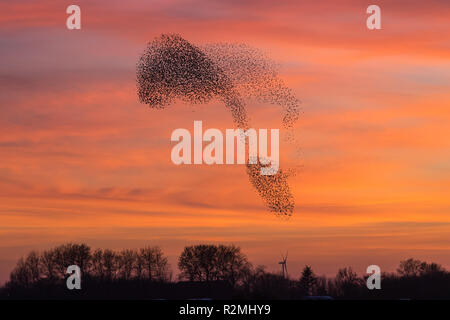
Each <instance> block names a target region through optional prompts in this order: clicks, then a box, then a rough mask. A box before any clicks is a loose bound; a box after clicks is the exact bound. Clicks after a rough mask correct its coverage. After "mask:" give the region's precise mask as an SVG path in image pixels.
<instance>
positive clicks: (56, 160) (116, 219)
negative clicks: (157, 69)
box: [0, 0, 450, 283]
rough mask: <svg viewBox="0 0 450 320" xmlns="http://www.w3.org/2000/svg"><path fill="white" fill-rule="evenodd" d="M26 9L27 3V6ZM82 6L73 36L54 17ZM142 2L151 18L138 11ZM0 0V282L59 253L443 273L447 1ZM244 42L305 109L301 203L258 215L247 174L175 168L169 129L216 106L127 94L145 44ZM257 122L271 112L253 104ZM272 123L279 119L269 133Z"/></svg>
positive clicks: (448, 165)
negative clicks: (233, 254) (25, 260)
mask: <svg viewBox="0 0 450 320" xmlns="http://www.w3.org/2000/svg"><path fill="white" fill-rule="evenodd" d="M30 3H32V4H30ZM72 3H76V4H78V5H79V6H80V7H81V11H82V30H79V31H68V30H67V29H66V28H65V19H66V17H67V15H66V13H65V8H66V7H67V6H68V5H69V4H72ZM144 3H145V5H144ZM337 3H338V2H337V1H331V0H329V1H320V2H318V1H315V2H312V3H311V4H306V3H305V1H269V0H265V1H263V0H259V1H218V0H216V1H215V0H195V1H180V0H177V1H166V0H164V1H163V0H160V1H128V2H127V5H126V6H125V5H124V2H123V1H118V0H115V1H92V0H90V1H76V2H69V1H53V0H46V1H33V2H30V1H22V0H19V1H1V2H0V25H1V28H0V33H1V38H0V42H1V50H0V58H1V61H2V64H1V65H2V66H1V69H0V85H1V87H2V90H1V91H0V105H1V117H0V158H1V162H0V199H1V200H0V221H1V222H0V283H2V282H3V281H5V280H6V279H7V277H8V275H9V272H10V271H11V269H12V267H13V265H14V264H15V262H16V261H17V259H18V258H19V257H21V256H22V255H24V254H26V253H27V252H29V251H30V250H31V249H39V250H41V249H45V248H48V247H52V246H55V245H58V244H61V243H64V242H68V241H76V242H86V243H88V244H90V245H91V246H92V247H109V248H114V249H120V248H137V247H142V246H144V245H160V246H161V247H162V248H163V250H164V251H165V253H166V254H167V255H168V256H169V258H170V262H171V264H172V266H173V267H174V269H176V257H177V255H178V254H179V253H180V252H181V250H182V248H183V247H184V246H185V245H187V244H195V243H200V242H214V243H217V242H221V243H235V244H237V245H240V246H241V247H242V248H243V251H244V252H245V253H247V254H248V256H249V258H250V260H251V261H252V262H254V263H255V264H263V265H266V266H267V267H268V269H269V270H278V269H279V266H278V264H277V261H278V260H279V258H280V255H281V254H283V253H285V252H286V250H289V258H288V268H289V273H290V274H291V275H292V276H298V274H299V272H300V268H301V267H302V266H303V265H304V264H310V265H312V267H313V269H314V270H315V272H316V273H317V274H326V275H330V276H331V275H334V274H335V272H336V271H337V269H338V268H339V267H343V266H348V265H351V266H353V267H354V268H355V269H356V270H357V271H358V272H359V273H360V274H361V273H362V272H363V271H364V270H365V268H366V267H367V266H368V265H370V264H377V265H379V266H380V267H381V269H382V270H383V271H393V270H395V267H396V266H397V265H398V262H399V260H401V259H405V258H409V257H411V256H412V257H415V258H419V259H425V260H433V261H436V262H438V263H441V264H443V265H444V266H446V267H448V268H450V197H449V194H450V139H449V138H450V126H449V123H450V122H449V121H450V109H449V106H450V93H449V92H450V90H449V89H450V24H449V18H448V17H449V16H450V3H449V2H448V1H395V2H393V1H377V2H376V4H378V5H379V6H380V7H381V10H382V30H379V31H369V30H367V29H366V27H365V19H366V17H367V15H366V14H365V10H366V8H367V6H368V5H369V4H371V3H368V2H365V1H356V0H354V1H339V4H337ZM162 32H164V33H169V32H176V33H180V34H181V35H182V36H183V37H184V38H185V39H187V40H189V41H192V42H194V43H198V44H201V43H208V42H220V41H226V42H244V43H247V44H248V45H252V46H255V47H258V48H260V49H262V50H264V51H265V52H266V53H267V54H268V55H269V56H271V57H272V58H273V59H274V60H276V61H278V62H280V66H281V71H280V75H281V77H282V78H283V79H284V81H285V82H286V83H287V84H288V85H289V87H291V88H292V89H293V90H294V92H295V93H296V95H297V96H298V97H299V98H300V99H301V100H302V115H301V118H300V121H299V122H298V125H297V127H296V129H295V132H296V136H297V139H298V140H299V145H300V150H297V148H295V147H294V146H292V145H289V144H281V159H280V161H281V166H282V167H288V168H296V169H297V175H296V176H295V177H291V178H290V180H289V182H290V185H291V187H292V188H293V192H294V194H295V201H296V208H295V212H294V215H293V216H292V217H291V218H290V219H281V218H278V217H276V216H274V215H272V214H271V213H269V212H268V211H267V210H266V209H265V207H264V205H263V203H262V201H261V199H260V198H259V197H258V195H257V194H256V192H255V191H254V190H253V189H252V187H251V185H250V182H249V180H248V177H247V175H246V174H245V169H244V168H243V167H242V166H237V165H236V166H207V165H203V166H179V167H177V166H175V165H173V164H172V162H171V160H170V151H171V148H172V146H173V144H172V143H171V142H170V135H171V132H172V131H173V130H174V129H176V128H187V129H189V130H192V126H193V121H194V120H202V121H203V125H204V127H205V128H221V129H225V128H230V127H231V126H232V125H233V122H232V119H231V115H230V114H229V112H228V110H226V108H225V107H223V106H222V105H221V103H220V102H217V101H213V102H211V103H209V104H207V105H203V106H196V107H194V108H193V107H191V106H187V105H184V104H182V103H176V104H175V105H173V106H171V107H170V108H168V109H165V110H159V111H158V110H150V109H149V108H146V107H145V106H144V105H142V104H140V103H139V102H138V99H137V95H136V85H135V65H136V62H137V59H138V57H139V55H140V54H141V53H142V52H143V50H144V48H145V44H146V42H147V41H149V40H151V39H152V38H153V37H155V36H157V35H159V34H160V33H162ZM248 113H249V114H250V116H251V118H252V120H254V121H253V124H254V126H255V127H261V128H279V127H280V126H281V117H282V113H281V110H280V108H279V107H277V106H271V105H262V104H259V103H256V102H255V101H248ZM278 119H279V120H278Z"/></svg>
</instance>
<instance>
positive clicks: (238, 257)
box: [178, 245, 251, 286]
mask: <svg viewBox="0 0 450 320" xmlns="http://www.w3.org/2000/svg"><path fill="white" fill-rule="evenodd" d="M178 267H179V269H180V271H181V273H180V278H181V279H188V280H190V281H206V282H209V281H216V280H223V281H227V282H228V283H230V284H231V285H232V286H235V285H236V284H237V283H238V282H240V281H241V280H242V279H243V278H244V277H245V276H246V273H248V270H249V268H250V267H251V265H250V263H249V262H248V260H247V257H246V256H245V255H244V254H243V253H241V249H240V248H239V247H236V246H234V245H231V246H224V245H219V246H216V245H196V246H189V247H185V248H184V250H183V252H182V253H181V255H180V257H179V259H178Z"/></svg>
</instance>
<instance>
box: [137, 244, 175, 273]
mask: <svg viewBox="0 0 450 320" xmlns="http://www.w3.org/2000/svg"><path fill="white" fill-rule="evenodd" d="M139 256H140V258H141V260H140V261H141V263H142V270H143V271H144V275H145V276H146V277H147V279H149V280H155V281H166V280H168V278H169V264H168V260H167V258H166V257H164V255H163V253H162V251H161V249H160V248H159V247H146V248H143V249H141V251H140V252H139Z"/></svg>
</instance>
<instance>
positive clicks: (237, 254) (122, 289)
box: [0, 243, 450, 299]
mask: <svg viewBox="0 0 450 320" xmlns="http://www.w3.org/2000/svg"><path fill="white" fill-rule="evenodd" d="M70 265H77V266H78V267H80V269H81V274H82V283H83V285H82V289H83V290H79V292H78V290H73V291H70V290H67V288H66V286H65V279H66V278H67V277H68V274H66V270H67V267H68V266H70ZM177 266H178V269H179V274H178V276H177V277H176V278H174V277H173V272H172V268H171V266H170V265H169V263H168V259H167V257H166V256H165V255H164V253H163V251H162V250H161V249H160V248H159V247H157V246H154V247H144V248H141V249H124V250H120V251H113V250H110V249H103V250H102V249H95V250H92V249H91V248H90V247H89V246H88V245H86V244H74V243H68V244H64V245H61V246H58V247H55V248H53V249H49V250H45V251H42V252H37V251H32V252H30V253H29V254H28V255H27V256H25V257H23V258H21V259H19V261H18V262H17V264H16V266H15V268H14V269H13V270H12V272H11V274H10V279H9V281H8V282H7V283H6V284H5V286H4V287H3V288H1V289H0V298H13V299H14V298H77V297H78V298H88V299H89V298H94V299H95V298H108V297H109V298H143V299H146V298H149V299H153V298H166V299H185V298H204V297H209V298H214V299H231V298H234V299H302V298H308V297H317V296H321V297H332V298H334V299H400V298H412V299H427V298H433V299H436V298H437V299H439V298H442V299H444V298H447V299H448V298H450V290H449V289H448V288H450V273H449V272H447V271H446V270H445V269H444V268H443V267H442V266H440V265H439V264H437V263H427V262H424V261H420V260H415V259H412V258H411V259H407V260H404V261H401V262H400V264H399V267H398V269H397V272H395V273H383V274H382V277H381V278H382V284H381V286H382V289H381V290H368V288H367V287H366V279H367V276H368V275H365V276H358V275H357V274H356V272H354V271H353V269H352V268H351V267H345V268H341V269H339V270H338V272H337V274H336V276H335V277H334V278H327V277H325V276H317V275H316V274H315V273H314V271H313V270H312V268H311V266H308V265H306V266H305V267H304V268H303V270H302V272H301V275H300V277H299V278H298V279H291V278H286V277H283V276H282V274H281V273H273V272H267V271H266V270H265V268H264V267H263V266H253V265H252V263H250V262H249V261H248V258H247V256H246V255H245V254H244V253H243V252H242V251H241V249H240V248H239V247H237V246H234V245H211V244H201V245H194V246H186V247H185V248H184V250H183V251H182V252H181V254H180V256H179V257H178V263H177Z"/></svg>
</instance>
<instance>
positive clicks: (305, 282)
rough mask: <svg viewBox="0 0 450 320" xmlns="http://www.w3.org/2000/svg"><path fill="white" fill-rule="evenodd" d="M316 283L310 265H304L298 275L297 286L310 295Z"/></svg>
mask: <svg viewBox="0 0 450 320" xmlns="http://www.w3.org/2000/svg"><path fill="white" fill-rule="evenodd" d="M316 284H317V277H316V276H315V274H314V272H313V271H312V268H311V267H310V266H305V267H304V268H303V271H302V275H301V277H300V281H299V286H300V288H301V289H302V290H303V292H304V294H305V295H308V296H311V295H313V293H314V290H315V286H316Z"/></svg>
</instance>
